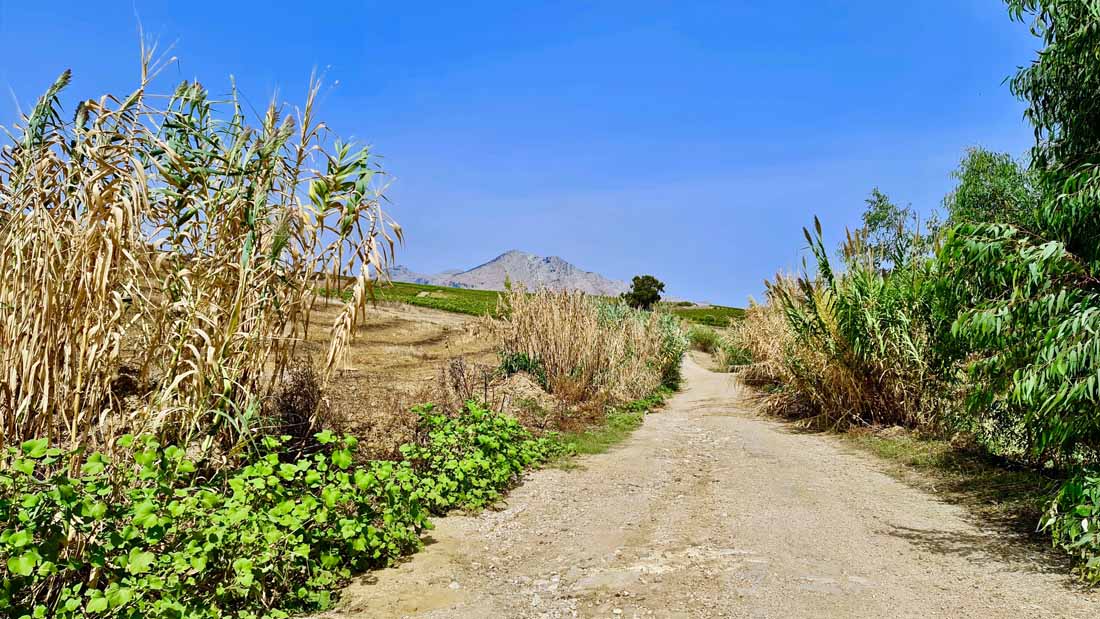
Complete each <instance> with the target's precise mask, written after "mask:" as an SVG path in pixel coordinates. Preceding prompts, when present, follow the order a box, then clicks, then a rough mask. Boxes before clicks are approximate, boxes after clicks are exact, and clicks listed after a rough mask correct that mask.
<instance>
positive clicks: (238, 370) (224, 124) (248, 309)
mask: <svg viewBox="0 0 1100 619" xmlns="http://www.w3.org/2000/svg"><path fill="white" fill-rule="evenodd" d="M142 54H143V56H142V58H143V67H145V69H143V71H142V76H141V81H140V83H139V84H138V87H137V88H136V89H135V90H134V91H133V92H132V93H130V94H129V95H128V96H126V97H123V98H115V97H112V96H109V95H107V96H103V97H101V98H99V99H98V100H86V101H83V102H81V103H80V104H79V105H78V106H77V110H76V114H75V118H74V117H73V115H72V114H71V113H69V114H63V112H62V111H61V109H60V102H59V99H58V95H59V93H60V92H61V91H62V89H63V88H65V86H67V84H68V81H69V76H68V73H66V74H64V75H62V77H61V78H60V79H59V80H58V81H57V83H55V84H54V86H53V87H51V89H50V90H49V91H48V92H47V93H46V94H45V95H44V96H43V97H42V99H41V100H40V101H39V103H38V105H37V106H36V107H35V108H34V110H33V111H32V112H31V114H30V115H29V116H28V117H26V118H24V119H23V122H22V123H21V126H17V127H16V128H15V129H14V131H13V132H11V134H10V138H11V140H10V143H9V144H7V145H6V146H5V147H4V149H3V152H2V153H0V272H3V273H4V282H3V286H2V287H0V430H2V432H0V445H4V444H11V443H16V442H18V441H21V440H24V439H28V438H32V437H49V438H51V439H52V440H53V441H54V442H55V443H61V444H69V445H74V444H85V445H91V446H103V445H109V444H110V439H111V438H112V436H113V435H115V434H117V433H120V432H123V431H139V430H140V431H153V432H157V433H159V434H161V435H162V436H165V437H166V438H169V439H171V440H176V441H181V442H192V441H195V440H199V439H203V440H205V441H207V442H208V443H209V441H210V439H216V440H218V441H219V442H221V443H223V444H233V445H236V444H239V443H240V442H241V441H242V440H247V439H248V438H249V437H251V436H253V435H254V434H255V433H257V432H258V431H260V430H261V429H262V427H263V426H264V425H265V424H266V423H267V420H265V419H264V410H265V402H267V400H269V399H270V398H271V397H272V396H273V395H274V394H275V393H276V392H277V390H278V388H279V384H280V382H281V381H282V380H283V379H284V376H285V374H286V370H287V369H288V368H289V367H290V366H291V365H292V363H293V362H294V358H295V347H296V343H297V341H298V340H299V339H301V338H302V337H303V334H304V333H305V331H306V330H307V328H308V325H309V319H310V312H311V310H312V306H313V303H314V297H313V294H312V291H313V289H314V287H315V274H317V273H326V274H328V275H330V276H333V277H335V276H338V275H343V276H349V275H350V276H353V277H355V278H356V280H355V281H356V284H355V287H354V290H353V293H352V298H351V301H350V302H348V303H346V304H345V305H344V306H343V307H342V309H341V311H340V314H339V316H338V318H337V319H336V320H335V321H334V322H333V327H332V331H331V334H330V337H329V342H330V345H329V347H328V350H327V351H326V353H325V364H324V367H323V370H322V372H321V380H322V381H324V380H327V379H328V378H329V377H330V376H331V372H332V370H333V368H335V367H336V366H337V365H339V363H340V360H341V357H342V355H343V353H344V351H345V350H346V348H347V345H348V342H349V340H350V338H351V336H352V334H353V331H354V329H355V326H356V324H357V322H358V321H359V318H360V316H361V313H362V311H363V308H364V305H365V301H366V299H367V296H368V292H369V286H370V280H369V276H370V275H371V273H372V271H377V270H378V269H379V267H380V266H382V265H384V263H386V262H387V260H388V259H389V257H390V255H391V254H392V251H393V240H394V239H398V240H399V239H400V229H399V228H397V227H396V225H394V224H392V222H390V221H389V220H388V219H386V217H385V216H384V214H383V213H382V210H381V208H380V206H379V202H380V197H381V193H380V192H381V189H380V188H379V187H378V185H377V183H376V182H375V180H374V177H375V175H376V174H377V173H378V172H379V170H378V169H377V168H376V167H375V166H374V164H373V159H372V158H371V156H370V154H369V152H368V151H366V150H359V151H357V150H353V149H351V148H350V147H349V146H347V145H343V144H340V143H339V142H333V141H331V140H330V139H329V138H328V137H327V134H326V130H325V128H324V125H323V124H321V123H319V122H317V121H316V120H315V119H314V101H315V98H316V95H317V93H318V88H319V86H318V84H317V83H313V84H312V85H311V87H310V89H309V91H308V95H307V97H306V102H305V105H304V106H303V107H301V108H300V109H296V110H295V114H293V115H290V114H286V113H284V110H283V109H282V108H281V106H279V105H276V104H275V103H274V102H273V103H272V104H271V105H270V106H269V107H268V108H267V109H266V112H265V113H264V114H263V117H262V118H260V119H258V121H257V124H256V125H255V126H251V125H249V124H248V119H247V118H246V115H245V113H244V110H243V107H242V106H241V105H240V104H239V102H238V101H237V98H236V96H235V94H234V95H233V96H232V97H231V98H230V99H229V100H227V101H214V100H212V99H211V98H210V97H209V95H208V94H207V92H206V91H205V90H204V89H203V88H202V86H200V85H199V84H198V83H188V82H184V83H183V84H181V85H180V86H179V87H178V88H177V89H176V90H175V91H174V92H173V93H172V94H170V95H168V96H161V97H158V96H155V95H152V94H150V93H149V89H150V87H151V80H152V76H153V75H155V73H156V71H155V70H154V69H151V68H150V67H151V66H152V65H153V62H152V52H151V51H149V52H146V51H144V50H143V52H142ZM154 103H156V104H159V105H162V106H163V107H160V108H158V107H155V106H154ZM63 117H64V118H74V120H73V121H71V122H68V121H63V120H62V118H63ZM306 196H308V197H306Z"/></svg>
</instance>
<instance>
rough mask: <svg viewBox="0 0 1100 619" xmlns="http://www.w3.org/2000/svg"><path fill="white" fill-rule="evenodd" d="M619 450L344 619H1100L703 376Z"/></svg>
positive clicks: (868, 462)
mask: <svg viewBox="0 0 1100 619" xmlns="http://www.w3.org/2000/svg"><path fill="white" fill-rule="evenodd" d="M684 372H685V378H686V383H685V388H684V390H683V391H682V392H681V393H679V394H678V395H677V396H676V397H675V398H673V399H672V400H671V401H670V402H669V404H668V406H666V407H665V409H663V410H662V411H660V412H657V413H655V414H652V415H650V416H649V417H648V418H647V419H646V423H645V425H644V426H643V427H642V428H641V429H639V430H638V431H637V432H635V433H634V435H633V436H632V437H631V438H630V439H628V440H627V441H626V442H625V443H624V444H623V445H621V446H620V447H617V448H615V449H613V450H612V451H610V452H608V453H606V454H602V455H598V456H589V457H585V458H582V459H580V460H579V461H578V462H577V464H578V466H577V467H576V468H574V469H572V470H559V469H547V470H542V471H539V472H536V473H534V474H532V475H530V476H529V478H528V479H527V480H526V481H525V482H524V484H523V485H522V486H520V487H519V488H517V489H516V490H514V491H513V492H512V493H511V494H510V496H509V498H508V501H507V503H506V504H504V505H503V506H502V508H503V509H501V510H500V511H486V512H484V513H482V514H479V515H477V516H453V517H448V518H444V519H440V520H438V521H437V528H436V529H435V530H434V531H432V532H431V535H430V540H429V544H428V546H427V547H426V548H425V549H424V550H423V551H422V552H421V553H419V554H417V555H415V556H414V557H413V558H412V559H411V560H410V561H408V562H406V563H404V564H402V565H400V566H398V567H396V568H391V569H387V570H381V571H377V572H373V573H370V574H368V575H366V576H363V577H361V578H360V580H359V581H357V582H356V583H355V584H353V585H351V586H350V587H349V588H348V589H346V590H345V591H344V594H343V599H342V602H341V607H340V609H339V611H338V612H335V613H332V614H331V615H330V616H331V617H341V618H352V617H364V618H365V617H406V616H407V617H477V618H482V617H484V618H495V617H685V618H687V617H1013V618H1025V617H1097V616H1100V597H1098V595H1097V594H1095V593H1086V592H1082V591H1080V590H1078V589H1077V588H1076V587H1075V585H1074V584H1073V581H1072V579H1071V578H1070V577H1069V576H1067V575H1066V574H1065V572H1064V566H1050V565H1048V564H1047V563H1046V559H1045V558H1044V557H1043V556H1039V554H1037V553H1036V551H1035V550H1034V548H1032V547H1029V546H1026V545H1021V544H1018V543H1016V542H1014V541H1010V540H1006V539H1005V537H1004V535H1003V534H1002V533H1001V532H998V531H995V530H985V529H983V528H981V527H979V526H978V524H977V523H975V522H973V520H972V519H971V518H970V516H969V515H968V514H967V512H966V511H965V510H964V509H963V508H961V507H958V506H955V505H951V504H948V503H944V502H941V501H940V500H939V499H938V498H937V497H936V496H934V495H930V494H927V493H925V492H923V491H920V490H917V489H914V488H911V487H909V486H906V485H905V484H903V483H901V482H899V481H896V480H895V479H893V478H891V477H890V476H888V475H886V474H885V473H884V472H882V464H881V463H878V462H877V461H875V460H874V459H873V458H870V457H868V456H865V455H861V454H858V453H852V452H851V451H850V450H849V449H846V448H845V447H844V445H843V444H842V443H841V442H840V441H839V440H837V439H835V438H833V437H829V436H827V435H819V434H802V433H797V432H792V431H791V430H790V428H789V427H788V426H785V425H783V424H779V423H776V422H774V421H771V420H768V419H764V418H761V417H758V416H757V415H756V414H755V413H754V412H753V409H752V406H751V404H749V402H748V401H747V400H746V399H745V398H743V397H742V396H743V394H741V393H740V392H739V390H738V388H737V387H736V386H735V385H734V384H733V383H732V382H731V379H730V377H729V375H723V374H714V373H711V372H709V371H707V370H705V369H703V368H701V367H700V366H699V365H697V364H696V363H695V362H693V361H691V360H690V359H689V360H688V361H687V362H686V364H685V368H684Z"/></svg>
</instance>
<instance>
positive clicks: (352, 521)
mask: <svg viewBox="0 0 1100 619" xmlns="http://www.w3.org/2000/svg"><path fill="white" fill-rule="evenodd" d="M317 438H318V441H319V442H320V443H321V444H322V445H324V447H325V449H324V450H323V451H321V452H318V453H316V454H314V455H313V456H311V457H308V458H303V459H300V460H297V461H294V462H284V461H281V460H280V457H279V454H278V453H277V451H274V450H275V449H277V448H278V447H279V446H280V443H281V442H282V441H281V440H279V439H275V438H272V437H268V439H267V440H266V441H265V449H268V450H272V451H269V452H268V453H266V454H264V455H263V456H261V457H259V458H258V459H257V460H256V461H255V462H253V463H251V464H249V465H248V466H245V467H243V468H240V469H238V470H236V471H233V472H230V473H225V474H222V475H217V476H216V477H215V478H214V479H212V480H210V481H204V480H203V478H202V476H200V475H199V474H198V473H196V471H195V465H194V464H193V463H192V462H190V461H189V460H187V458H186V457H185V454H184V451H183V450H182V449H180V448H178V447H174V446H168V447H162V446H161V445H160V444H159V443H158V442H157V441H156V440H155V439H153V438H152V437H144V438H141V439H137V440H136V441H135V440H133V439H131V438H130V437H123V438H122V439H121V442H122V445H123V446H124V447H130V448H132V450H133V455H132V457H131V458H130V460H129V461H119V462H117V463H116V462H112V461H110V460H108V459H107V457H106V456H103V455H102V454H91V455H90V456H88V457H86V458H84V457H82V455H81V454H78V453H75V452H69V453H62V452H61V451H60V450H59V449H49V448H47V447H46V441H45V440H31V441H27V442H25V443H24V444H23V445H22V447H21V448H8V449H7V452H6V459H7V461H6V463H5V464H6V465H7V466H6V467H5V469H4V472H3V473H0V527H2V533H0V575H2V576H3V586H2V589H0V613H3V614H5V615H6V616H12V617H20V616H23V615H27V616H35V617H38V616H45V615H48V616H51V617H83V616H87V615H95V616H100V617H134V616H139V617H173V616H177V617H178V616H187V617H222V616H241V617H244V616H254V613H260V614H264V615H265V616H280V615H281V614H282V612H281V611H289V610H307V609H320V608H325V607H327V606H328V605H329V602H330V593H329V592H330V591H331V590H332V589H333V588H335V587H336V586H337V585H338V584H339V583H340V582H342V581H343V580H345V579H347V578H348V577H349V576H350V575H351V573H352V572H353V571H356V570H362V569H365V568H367V567H370V566H376V565H384V564H386V563H388V562H389V561H391V560H392V559H394V558H396V557H397V556H399V555H401V554H404V553H406V552H409V551H412V550H414V549H416V548H417V547H419V544H420V542H419V532H420V531H421V530H422V529H423V528H425V527H426V526H428V522H427V519H426V512H425V511H424V510H423V509H422V508H421V507H420V499H419V490H418V486H419V484H418V481H417V477H416V475H415V473H414V472H413V471H412V469H411V468H410V467H409V466H408V465H407V464H404V463H393V462H372V463H370V464H369V465H367V466H365V467H362V468H355V467H353V466H352V457H353V450H354V448H355V440H354V439H352V438H350V437H349V438H345V439H342V440H340V439H336V438H334V437H332V436H331V435H328V434H320V435H318V437H317ZM131 443H132V445H131ZM81 460H83V464H82V465H80V466H79V468H75V467H76V463H77V462H79V461H81ZM69 463H73V467H74V468H72V469H70V467H69V466H68V464H69ZM57 465H65V466H62V467H61V468H60V469H58V466H57ZM51 469H53V470H54V472H52V473H51V472H48V471H50V470H51ZM69 470H74V471H76V472H75V473H70V472H68V471H69Z"/></svg>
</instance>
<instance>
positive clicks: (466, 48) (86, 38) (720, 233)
mask: <svg viewBox="0 0 1100 619" xmlns="http://www.w3.org/2000/svg"><path fill="white" fill-rule="evenodd" d="M135 15H137V16H140V20H141V23H142V24H143V26H144V28H145V30H146V32H147V33H148V34H152V35H156V36H157V37H159V39H160V40H161V43H162V44H168V43H175V49H174V50H173V54H174V55H176V56H178V57H179V62H178V63H176V64H175V65H173V66H172V67H171V68H170V69H169V70H168V71H166V72H165V73H164V74H163V75H162V77H161V78H160V80H161V81H160V85H161V87H162V89H163V90H165V91H167V90H170V89H171V87H172V86H173V85H174V82H176V81H178V80H180V79H185V78H195V77H197V78H199V79H200V80H201V81H202V82H203V83H204V84H205V85H206V86H207V87H208V88H210V89H211V90H212V91H214V92H225V91H226V90H228V84H229V79H228V76H229V75H233V76H235V77H236V78H237V80H238V84H239V85H240V87H241V89H242V91H243V92H244V94H245V95H246V96H247V97H248V98H249V99H250V100H252V101H254V102H255V103H256V105H257V107H260V106H262V103H263V102H265V101H266V100H267V99H268V98H269V97H270V95H271V93H272V92H273V91H275V90H276V89H277V90H278V91H279V93H280V95H281V97H282V98H284V99H286V100H288V101H290V102H298V101H301V99H302V95H303V94H304V91H305V87H306V84H307V81H308V78H309V75H310V72H311V71H312V69H313V68H314V67H317V68H321V69H325V70H326V72H327V77H328V81H329V82H330V83H333V82H338V83H336V84H335V85H334V86H333V87H332V88H330V89H329V90H327V94H326V95H325V98H324V102H323V106H322V108H321V112H322V116H323V117H324V118H325V119H326V120H327V121H328V124H329V125H330V126H331V127H332V128H333V129H334V130H335V131H336V132H337V133H339V134H340V135H342V136H346V137H353V138H356V139H357V140H359V141H361V142H366V143H369V144H372V145H374V148H375V151H376V152H378V153H379V154H382V155H383V156H384V157H385V159H384V161H385V167H386V168H387V170H388V171H389V173H390V174H392V176H393V185H392V186H391V189H390V191H389V197H390V199H391V200H392V201H393V205H392V206H391V208H390V212H391V214H392V215H393V216H394V217H395V218H397V219H398V220H399V221H400V222H401V224H402V225H403V226H404V227H405V229H406V232H407V235H408V237H407V244H406V246H405V248H404V249H403V250H402V251H401V253H400V256H399V260H400V262H403V263H405V264H407V265H408V266H409V267H411V268H413V269H415V270H420V271H439V270H443V269H447V268H457V267H469V266H474V265H476V264H478V263H480V262H483V261H484V260H487V259H489V258H492V257H493V256H495V255H496V254H498V253H501V252H503V251H505V250H508V249H513V248H515V249H523V250H527V251H532V252H535V253H539V254H543V255H559V256H562V257H563V258H565V259H567V260H569V261H571V262H573V263H574V264H577V265H578V266H581V267H582V268H586V269H589V270H595V271H599V272H601V273H603V274H605V275H608V276H611V277H616V278H622V279H629V277H630V276H632V275H634V274H637V273H652V274H654V275H656V276H657V277H659V278H660V279H662V280H664V281H665V282H667V284H668V292H670V293H671V294H673V295H675V296H678V297H684V298H690V299H695V300H707V301H712V302H722V303H728V304H743V303H745V302H746V300H747V298H748V297H749V295H756V296H757V297H759V293H760V291H761V290H762V284H761V282H762V280H763V279H764V278H766V277H770V276H771V275H773V274H774V273H775V272H776V271H777V270H779V269H784V270H790V269H793V268H795V267H797V266H798V265H799V263H800V261H801V255H802V249H803V247H804V245H805V241H804V239H803V238H802V233H801V228H802V226H804V225H808V224H809V223H810V222H812V220H813V217H814V215H818V216H820V217H821V219H822V222H823V224H824V226H825V230H826V236H827V240H830V241H832V242H835V241H836V240H837V239H839V238H840V236H841V235H842V234H843V230H844V228H845V226H854V225H856V224H857V222H858V220H859V214H860V212H861V209H862V206H863V202H862V201H863V198H864V197H865V196H866V195H867V193H868V192H869V191H870V189H871V188H872V187H873V186H876V185H877V186H879V187H880V188H881V189H882V190H883V191H885V192H887V193H888V194H889V195H891V196H892V197H893V198H895V199H896V200H897V201H899V202H903V203H904V202H910V203H912V204H913V205H914V206H916V207H918V208H919V209H920V210H922V211H924V212H927V211H928V210H930V209H932V208H935V207H936V206H938V205H939V202H940V200H941V199H942V197H943V195H944V194H945V193H946V192H947V191H949V190H950V188H951V187H952V181H951V178H950V172H951V170H952V169H953V168H954V167H955V164H956V163H957V161H958V160H959V158H960V157H961V156H962V153H963V150H964V149H965V148H966V147H967V146H971V145H983V146H985V147H988V148H993V149H997V150H1003V151H1009V152H1012V153H1014V154H1018V155H1022V154H1023V153H1024V152H1025V151H1026V150H1027V148H1028V147H1029V146H1030V143H1031V139H1032V138H1031V132H1030V129H1029V128H1028V126H1027V125H1026V124H1025V122H1024V121H1023V120H1022V116H1021V114H1022V109H1023V108H1022V105H1021V104H1020V103H1019V102H1018V101H1016V100H1015V99H1014V98H1013V97H1012V96H1011V95H1010V94H1009V92H1008V89H1007V87H1006V86H1005V85H1004V84H1003V80H1004V79H1005V78H1006V77H1008V76H1009V75H1011V74H1012V73H1013V72H1014V71H1015V68H1016V67H1017V66H1019V65H1022V64H1026V63H1028V62H1029V61H1030V60H1031V58H1032V56H1033V55H1034V52H1035V49H1036V48H1037V41H1036V40H1035V39H1033V38H1032V37H1031V36H1030V35H1029V34H1028V33H1027V29H1026V27H1025V26H1023V25H1021V24H1018V23H1013V22H1011V21H1009V19H1008V17H1007V13H1006V11H1005V10H1004V8H1003V5H1002V4H1001V3H999V2H996V1H995V0H943V1H933V0H927V1H921V2H912V3H901V2H880V1H877V0H866V1H865V0H857V1H847V2H840V1H836V2H831V1H830V2H826V1H821V2H809V1H807V2H800V3H786V4H784V5H782V6H781V7H780V8H778V9H777V8H774V4H773V3H765V2H739V1H726V2H676V3H674V2H636V1H632V2H591V1H589V2H584V1H579V0H578V1H577V2H547V3H534V2H531V3H524V2H475V3H468V4H467V3H442V2H438V3H436V2H431V3H427V2H425V3H416V2H333V3H326V2H314V3H301V2H297V3H289V2H288V3H270V4H269V3H267V2H225V1H222V2H217V3H213V2H210V3H206V2H200V1H197V0H196V1H191V2H145V1H137V2H133V3H131V2H118V3H112V2H106V3H94V4H88V3H86V2H80V3H76V2H74V3H67V2H13V1H12V0H0V124H4V125H8V124H11V122H12V120H13V119H14V115H15V113H16V112H15V110H16V107H15V101H18V102H19V104H20V105H21V106H22V107H23V109H27V108H28V107H29V106H30V105H31V104H32V103H33V101H34V100H35V98H36V97H37V96H38V94H39V93H40V92H41V91H42V90H43V89H44V88H45V87H46V86H47V85H48V84H49V83H50V82H51V81H52V80H53V79H54V77H56V75H57V74H58V73H60V72H61V71H62V70H63V69H65V68H72V69H73V72H74V79H73V85H72V87H71V88H70V90H69V98H68V101H70V102H71V101H73V100H75V98H76V97H78V96H79V97H91V96H98V95H100V94H102V93H103V92H114V93H122V92H129V89H130V88H132V85H133V84H134V82H135V78H136V75H137V58H138V51H137V50H138V37H137V34H136V32H137V17H136V16H135Z"/></svg>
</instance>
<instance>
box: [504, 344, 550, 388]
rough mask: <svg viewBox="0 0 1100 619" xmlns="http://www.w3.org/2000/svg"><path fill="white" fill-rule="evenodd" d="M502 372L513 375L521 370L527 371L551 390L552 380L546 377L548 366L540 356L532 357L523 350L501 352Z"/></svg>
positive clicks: (542, 385) (541, 384) (543, 386)
mask: <svg viewBox="0 0 1100 619" xmlns="http://www.w3.org/2000/svg"><path fill="white" fill-rule="evenodd" d="M499 369H500V372H501V374H504V376H506V377H507V376H511V375H513V374H517V373H519V372H527V373H528V374H530V375H531V376H534V377H535V380H536V381H538V384H539V385H540V386H541V387H542V388H543V389H546V390H547V391H549V390H550V381H549V380H548V379H547V378H546V367H545V366H543V365H542V362H541V361H539V360H538V358H537V357H536V358H533V359H532V358H531V357H529V356H528V355H527V353H522V352H511V353H509V352H501V353H500V367H499Z"/></svg>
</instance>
